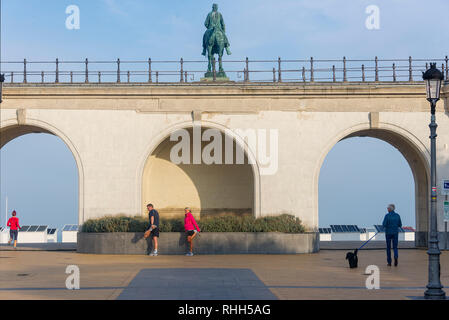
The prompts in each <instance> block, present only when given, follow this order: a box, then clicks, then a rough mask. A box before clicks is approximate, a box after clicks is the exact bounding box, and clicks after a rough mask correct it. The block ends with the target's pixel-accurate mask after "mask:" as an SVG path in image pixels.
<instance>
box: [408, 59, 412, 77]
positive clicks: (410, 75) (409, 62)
mask: <svg viewBox="0 0 449 320" xmlns="http://www.w3.org/2000/svg"><path fill="white" fill-rule="evenodd" d="M408 81H410V82H412V81H413V70H412V57H411V56H410V57H408Z"/></svg>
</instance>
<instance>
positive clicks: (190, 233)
mask: <svg viewBox="0 0 449 320" xmlns="http://www.w3.org/2000/svg"><path fill="white" fill-rule="evenodd" d="M184 212H185V217H184V230H185V231H186V234H187V242H188V243H189V247H190V252H188V253H187V254H186V256H189V257H191V256H193V238H195V236H196V234H197V233H198V232H201V230H200V227H198V224H197V223H196V221H195V218H194V217H193V215H192V212H191V211H190V208H185V209H184Z"/></svg>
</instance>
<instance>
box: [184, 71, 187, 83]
mask: <svg viewBox="0 0 449 320" xmlns="http://www.w3.org/2000/svg"><path fill="white" fill-rule="evenodd" d="M184 80H185V82H187V71H184Z"/></svg>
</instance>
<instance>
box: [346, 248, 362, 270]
mask: <svg viewBox="0 0 449 320" xmlns="http://www.w3.org/2000/svg"><path fill="white" fill-rule="evenodd" d="M357 251H358V249H355V250H354V253H352V252H348V253H347V254H346V260H348V261H349V268H351V269H352V268H357V264H358V262H359V258H357Z"/></svg>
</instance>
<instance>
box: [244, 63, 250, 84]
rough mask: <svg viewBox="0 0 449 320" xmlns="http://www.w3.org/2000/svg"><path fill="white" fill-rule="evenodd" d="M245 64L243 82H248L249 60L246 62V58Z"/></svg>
mask: <svg viewBox="0 0 449 320" xmlns="http://www.w3.org/2000/svg"><path fill="white" fill-rule="evenodd" d="M245 64H246V72H245V81H246V82H248V81H249V60H248V57H246V60H245Z"/></svg>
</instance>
